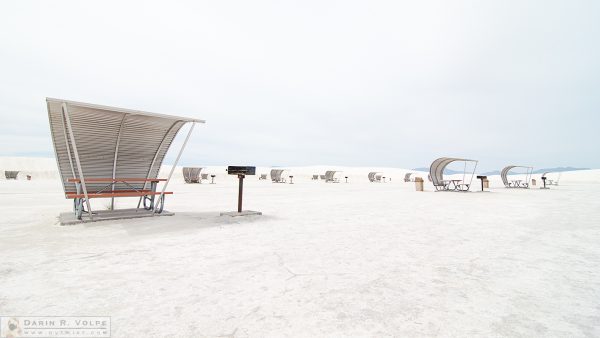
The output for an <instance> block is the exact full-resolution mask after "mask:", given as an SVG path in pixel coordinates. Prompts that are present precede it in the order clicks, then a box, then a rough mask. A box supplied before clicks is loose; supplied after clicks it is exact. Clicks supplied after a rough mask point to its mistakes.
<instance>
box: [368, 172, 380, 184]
mask: <svg viewBox="0 0 600 338" xmlns="http://www.w3.org/2000/svg"><path fill="white" fill-rule="evenodd" d="M377 174H381V172H380V171H371V172H370V173H369V181H371V182H373V181H375V176H376V175H377Z"/></svg>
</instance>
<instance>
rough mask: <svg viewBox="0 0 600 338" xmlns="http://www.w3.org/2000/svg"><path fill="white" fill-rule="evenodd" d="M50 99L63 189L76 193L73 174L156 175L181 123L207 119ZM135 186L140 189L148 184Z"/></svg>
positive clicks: (92, 186) (53, 138)
mask: <svg viewBox="0 0 600 338" xmlns="http://www.w3.org/2000/svg"><path fill="white" fill-rule="evenodd" d="M46 103H47V106H48V117H49V119H50V130H51V133H52V143H53V144H54V150H55V154H56V159H57V163H58V169H59V172H60V177H61V179H62V182H63V188H64V192H65V194H66V193H67V192H75V184H74V183H70V182H68V179H69V178H82V176H83V177H85V178H115V177H117V178H124V177H127V178H129V177H140V178H144V177H145V178H157V176H158V172H159V170H160V167H161V165H162V163H163V160H164V157H165V155H166V153H167V151H168V150H169V147H170V146H171V143H172V142H173V139H174V138H175V136H176V135H177V133H178V132H179V130H180V129H181V127H182V126H183V125H184V124H186V123H187V122H198V123H204V120H199V119H194V118H187V117H178V116H170V115H163V114H155V113H148V112H143V111H139V110H130V109H123V108H115V107H108V106H101V105H94V104H89V103H83V102H75V101H68V100H60V99H53V98H47V99H46ZM76 157H77V158H78V161H76ZM77 162H78V163H77ZM79 169H81V170H79ZM103 185H104V184H99V183H88V184H87V189H94V188H99V189H101V186H103ZM132 185H133V186H136V188H141V187H142V186H143V185H144V184H143V183H139V184H132Z"/></svg>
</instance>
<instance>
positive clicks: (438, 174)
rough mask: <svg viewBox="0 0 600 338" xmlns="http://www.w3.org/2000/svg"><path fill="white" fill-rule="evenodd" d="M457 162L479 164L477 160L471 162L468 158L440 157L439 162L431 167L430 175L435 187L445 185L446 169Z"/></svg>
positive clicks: (435, 162) (436, 161) (434, 162)
mask: <svg viewBox="0 0 600 338" xmlns="http://www.w3.org/2000/svg"><path fill="white" fill-rule="evenodd" d="M455 161H464V162H477V160H470V159H466V158H453V157H440V158H438V159H437V160H435V161H433V163H431V167H429V175H430V176H431V182H433V185H435V186H441V185H443V182H442V181H443V180H444V169H446V167H447V166H448V165H449V164H450V163H452V162H455Z"/></svg>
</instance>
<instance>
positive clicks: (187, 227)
mask: <svg viewBox="0 0 600 338" xmlns="http://www.w3.org/2000/svg"><path fill="white" fill-rule="evenodd" d="M10 161H13V162H11V163H12V164H13V166H15V165H16V166H20V165H24V163H26V162H27V161H25V162H19V160H16V159H0V167H1V168H2V169H6V170H10V169H11V168H7V167H6V166H7V165H8V164H7V163H9V162H10ZM28 161H29V162H27V163H37V164H34V165H33V166H31V167H29V168H26V167H23V168H16V169H21V170H24V171H28V170H29V171H30V172H35V173H34V180H33V181H29V182H28V181H25V180H18V181H5V180H2V181H0V208H1V214H2V222H1V225H0V286H1V287H0V314H1V315H40V316H42V315H92V316H102V315H108V316H111V317H112V333H113V336H114V337H203V336H211V337H217V336H231V337H257V336H269V337H282V336H304V337H314V336H327V337H336V336H371V337H373V336H376V337H385V336H486V337H487V336H522V337H532V336H557V337H573V336H588V337H593V336H596V337H597V336H600V245H599V243H600V171H599V170H590V171H581V172H570V173H564V174H563V175H562V178H561V185H560V186H558V187H552V189H551V190H540V189H531V190H509V189H504V188H501V187H500V184H499V179H498V177H493V178H492V189H490V190H491V191H490V192H486V193H475V192H473V193H443V192H440V193H436V192H432V187H431V186H429V185H426V190H428V191H426V192H415V191H414V186H413V184H414V183H404V182H403V181H402V177H403V173H404V172H405V171H404V170H398V169H396V170H392V169H386V171H387V172H388V174H387V175H388V176H391V177H392V178H393V180H392V182H391V183H386V184H373V183H369V182H367V179H366V175H367V172H368V171H370V168H353V169H350V168H346V169H345V173H346V174H347V175H348V176H350V183H348V184H345V183H340V184H326V183H324V182H322V181H318V182H316V181H311V180H310V179H309V178H308V175H310V174H312V173H319V172H322V171H323V169H324V168H293V169H292V173H293V174H294V176H296V177H295V184H293V185H290V184H273V183H271V182H267V181H258V179H257V177H253V178H249V179H248V180H247V182H246V190H245V193H246V195H245V196H246V198H245V205H246V208H247V209H253V210H260V211H262V212H263V213H264V216H259V217H249V218H235V219H230V218H222V217H219V216H218V212H219V211H227V210H233V209H234V208H235V200H236V189H237V186H236V181H235V180H234V179H233V178H225V177H224V176H223V175H222V173H223V168H210V169H209V170H212V171H214V172H215V173H218V174H219V175H220V176H218V177H217V184H215V185H210V184H201V185H199V184H196V185H186V184H184V183H182V179H181V175H180V173H179V170H178V171H177V176H176V177H175V178H174V181H173V182H172V185H171V188H170V189H169V190H173V191H174V192H175V195H174V196H173V197H171V198H169V199H168V200H167V209H169V210H170V211H174V212H176V215H175V216H172V217H156V218H153V219H139V220H126V221H116V222H98V223H92V224H86V225H76V226H59V225H58V224H57V223H58V222H57V216H58V213H59V212H62V211H69V210H70V208H71V203H70V202H69V201H67V200H65V199H64V195H63V193H62V188H61V185H60V181H59V180H58V179H57V178H56V177H57V176H56V175H54V176H53V174H52V172H53V170H54V168H53V167H52V166H53V165H55V164H54V162H52V161H49V162H48V163H50V164H48V163H46V164H43V163H40V162H39V161H36V160H28ZM36 165H37V167H36ZM332 168H334V167H332ZM165 169H166V168H165ZM259 172H266V170H265V169H259ZM36 175H37V176H38V177H36ZM425 177H426V176H425ZM342 180H343V179H342ZM103 203H104V204H106V201H103V202H101V203H96V204H97V206H99V207H103ZM133 203H134V202H133V201H131V200H129V201H125V202H121V203H119V206H121V207H127V206H131V204H133Z"/></svg>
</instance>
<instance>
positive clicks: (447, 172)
mask: <svg viewBox="0 0 600 338" xmlns="http://www.w3.org/2000/svg"><path fill="white" fill-rule="evenodd" d="M411 170H414V171H425V172H429V168H425V167H423V168H414V169H411ZM462 173H463V172H462V171H456V170H452V169H448V168H446V169H444V175H454V174H462Z"/></svg>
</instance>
